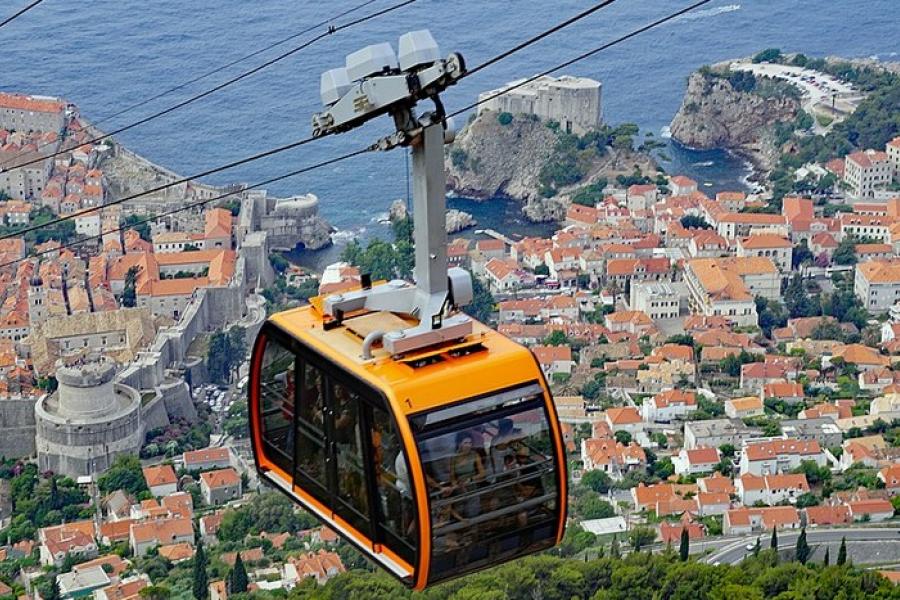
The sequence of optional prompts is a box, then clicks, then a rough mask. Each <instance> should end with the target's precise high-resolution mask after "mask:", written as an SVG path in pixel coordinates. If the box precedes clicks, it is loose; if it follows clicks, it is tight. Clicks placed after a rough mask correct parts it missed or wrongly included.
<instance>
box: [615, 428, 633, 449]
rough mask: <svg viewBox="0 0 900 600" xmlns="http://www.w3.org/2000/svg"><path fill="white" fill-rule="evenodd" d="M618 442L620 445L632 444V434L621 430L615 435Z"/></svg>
mask: <svg viewBox="0 0 900 600" xmlns="http://www.w3.org/2000/svg"><path fill="white" fill-rule="evenodd" d="M615 438H616V441H617V442H619V443H620V444H624V445H626V446H627V445H628V444H630V443H631V434H630V433H629V432H627V431H625V430H624V429H620V430H619V431H617V432H616V433H615Z"/></svg>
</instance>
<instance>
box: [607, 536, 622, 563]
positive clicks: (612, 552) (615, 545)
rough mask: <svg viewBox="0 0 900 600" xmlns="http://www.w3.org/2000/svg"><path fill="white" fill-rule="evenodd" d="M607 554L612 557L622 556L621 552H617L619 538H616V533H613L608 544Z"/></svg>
mask: <svg viewBox="0 0 900 600" xmlns="http://www.w3.org/2000/svg"><path fill="white" fill-rule="evenodd" d="M609 555H610V557H612V558H614V559H619V558H621V557H622V553H621V552H619V540H617V539H616V534H613V539H612V543H611V544H610V545H609Z"/></svg>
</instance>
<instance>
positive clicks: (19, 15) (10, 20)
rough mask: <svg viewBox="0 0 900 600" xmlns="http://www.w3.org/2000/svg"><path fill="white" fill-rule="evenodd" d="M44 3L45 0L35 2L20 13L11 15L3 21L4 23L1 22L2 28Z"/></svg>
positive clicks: (19, 11) (20, 10)
mask: <svg viewBox="0 0 900 600" xmlns="http://www.w3.org/2000/svg"><path fill="white" fill-rule="evenodd" d="M43 1H44V0H34V2H32V3H31V4H29V5H28V6H26V7H24V8H21V9H19V10H18V11H16V12H14V13H13V14H11V15H10V16H8V17H6V18H5V19H3V21H2V22H0V27H3V26H4V25H6V24H7V23H11V22H13V21H15V20H16V19H18V18H19V17H21V16H22V15H24V14H25V13H27V12H28V11H29V10H31V9H32V8H34V7H35V6H37V5H38V4H40V3H41V2H43Z"/></svg>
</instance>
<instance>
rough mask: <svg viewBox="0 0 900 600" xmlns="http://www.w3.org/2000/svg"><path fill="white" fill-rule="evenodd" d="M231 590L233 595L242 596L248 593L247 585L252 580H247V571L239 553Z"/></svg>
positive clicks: (232, 573)
mask: <svg viewBox="0 0 900 600" xmlns="http://www.w3.org/2000/svg"><path fill="white" fill-rule="evenodd" d="M229 579H230V583H231V589H230V590H229V592H230V593H232V594H242V593H244V592H246V591H247V585H248V584H249V583H250V580H249V579H247V569H245V568H244V561H243V560H241V553H240V552H238V554H237V556H236V557H235V559H234V568H233V569H232V570H231V577H230V578H229Z"/></svg>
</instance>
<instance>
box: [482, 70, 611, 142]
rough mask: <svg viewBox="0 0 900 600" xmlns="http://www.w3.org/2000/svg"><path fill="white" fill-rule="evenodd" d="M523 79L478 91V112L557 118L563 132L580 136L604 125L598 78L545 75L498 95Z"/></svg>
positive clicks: (544, 118)
mask: <svg viewBox="0 0 900 600" xmlns="http://www.w3.org/2000/svg"><path fill="white" fill-rule="evenodd" d="M522 81H523V80H522V79H519V80H517V81H512V82H510V83H508V84H506V85H505V86H503V87H501V88H497V89H495V90H490V91H487V92H482V93H481V94H479V95H478V101H479V102H483V104H481V105H480V107H479V109H478V112H479V114H481V113H482V112H484V111H486V110H489V111H493V112H497V113H501V112H508V113H512V114H520V113H524V114H530V115H536V116H538V117H540V118H541V119H542V120H545V121H546V120H553V121H557V122H558V123H559V124H560V127H562V129H563V130H564V131H566V132H568V133H575V134H578V135H583V134H585V133H586V132H588V131H590V130H592V129H598V128H599V127H600V125H601V124H602V122H603V112H602V108H601V102H600V101H601V88H602V85H601V83H600V82H599V81H596V80H594V79H588V78H586V77H573V76H571V75H563V76H562V77H559V78H556V77H550V76H546V75H545V76H543V77H540V78H538V79H536V80H534V81H532V82H530V83H527V84H525V85H523V86H522V87H519V88H517V89H515V90H512V91H510V92H508V93H506V94H504V95H502V96H497V95H498V94H500V93H501V92H503V91H504V90H506V89H508V88H510V87H512V86H515V85H518V84H520V83H521V82H522ZM492 96H497V97H496V98H492Z"/></svg>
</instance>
